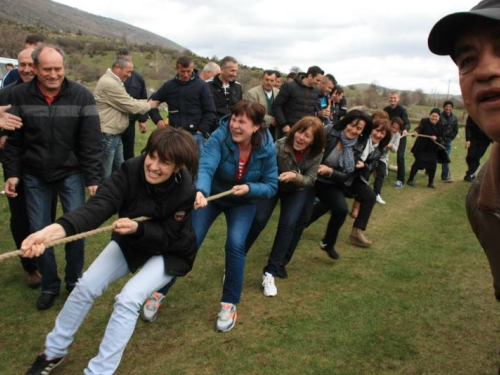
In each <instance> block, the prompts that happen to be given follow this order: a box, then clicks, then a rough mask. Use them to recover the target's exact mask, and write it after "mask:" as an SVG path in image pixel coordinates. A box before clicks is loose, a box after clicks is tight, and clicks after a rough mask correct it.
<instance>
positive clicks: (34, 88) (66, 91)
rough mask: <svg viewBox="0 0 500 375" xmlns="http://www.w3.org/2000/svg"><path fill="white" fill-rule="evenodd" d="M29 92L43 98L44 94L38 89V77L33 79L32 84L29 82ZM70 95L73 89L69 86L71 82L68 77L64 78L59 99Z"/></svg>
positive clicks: (58, 95)
mask: <svg viewBox="0 0 500 375" xmlns="http://www.w3.org/2000/svg"><path fill="white" fill-rule="evenodd" d="M28 92H29V93H30V94H33V95H36V96H39V97H41V98H43V94H42V92H41V91H40V89H39V88H38V78H37V77H36V76H35V77H33V79H32V80H31V81H30V82H28ZM70 94H71V87H70V85H69V80H68V79H67V78H66V77H64V78H63V82H62V85H61V90H60V91H59V94H57V97H60V96H67V95H70Z"/></svg>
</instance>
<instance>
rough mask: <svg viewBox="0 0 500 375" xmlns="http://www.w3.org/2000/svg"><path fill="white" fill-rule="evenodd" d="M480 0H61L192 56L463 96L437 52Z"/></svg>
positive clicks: (341, 80) (446, 62) (348, 81)
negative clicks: (458, 16) (456, 19)
mask: <svg viewBox="0 0 500 375" xmlns="http://www.w3.org/2000/svg"><path fill="white" fill-rule="evenodd" d="M478 1H479V0H446V1H443V0H420V1H414V0H413V1H408V0H402V1H389V0H379V1H373V0H371V1H370V0H366V1H365V0H343V1H332V0H316V1H313V2H311V3H308V2H303V1H301V2H291V1H285V0H267V1H264V0H245V1H242V0H233V1H227V0H224V1H223V0H154V1H153V0H141V1H138V0H133V1H131V0H120V1H117V0H106V1H104V0H86V1H81V0H58V2H59V3H63V4H66V5H69V6H72V7H75V8H78V9H81V10H84V11H87V12H90V13H93V14H97V15H100V16H104V17H109V18H114V19H117V20H120V21H123V22H126V23H129V24H131V25H134V26H137V27H140V28H143V29H146V30H148V31H151V32H154V33H156V34H158V35H161V36H164V37H166V38H168V39H170V40H172V41H174V42H176V43H178V44H180V45H182V46H184V47H186V48H188V49H190V50H191V51H193V52H194V53H196V54H198V55H201V56H206V57H212V56H214V55H216V56H218V57H219V58H222V57H224V56H226V55H231V56H234V57H236V58H237V59H238V60H239V61H241V62H242V63H243V64H245V65H248V66H257V67H261V68H264V69H274V68H278V69H279V70H280V71H282V72H286V73H288V72H289V71H290V68H291V67H292V66H298V67H300V68H301V69H302V70H306V69H307V67H309V66H311V65H319V66H320V67H321V68H322V69H323V70H325V72H328V73H332V74H333V75H334V76H335V77H336V78H337V80H338V81H339V83H340V84H344V85H347V84H352V83H372V82H375V83H377V84H379V85H382V86H386V87H389V88H395V89H405V90H415V89H417V88H421V89H423V90H424V91H425V92H427V93H433V92H439V93H447V92H448V82H449V81H450V82H451V83H450V93H452V94H459V93H460V89H459V86H458V78H457V69H456V67H455V65H454V64H453V62H452V61H451V60H450V59H449V58H448V57H439V56H434V55H433V54H431V53H430V52H429V50H428V48H427V37H428V35H429V32H430V30H431V28H432V26H433V25H434V24H435V23H436V22H437V21H438V20H439V19H441V18H442V17H443V16H445V15H447V14H449V13H453V12H459V11H464V10H468V9H470V8H472V7H473V6H474V5H476V3H477V2H478Z"/></svg>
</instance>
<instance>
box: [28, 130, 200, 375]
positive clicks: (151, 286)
mask: <svg viewBox="0 0 500 375" xmlns="http://www.w3.org/2000/svg"><path fill="white" fill-rule="evenodd" d="M197 168H198V156H197V151H196V144H195V143H194V140H193V138H192V137H191V135H190V134H189V133H187V132H185V131H183V130H178V129H173V128H166V129H158V130H155V131H154V132H153V133H152V134H151V136H150V137H149V140H148V143H147V145H146V148H145V149H144V150H143V152H142V155H141V156H138V157H136V158H133V159H129V160H127V162H126V163H125V164H123V166H122V168H121V169H120V170H118V171H116V172H115V173H114V174H113V175H112V176H111V177H110V178H108V179H107V180H106V181H105V183H104V185H103V186H102V187H101V188H99V190H98V191H97V194H96V195H95V196H94V197H92V198H91V199H90V200H89V201H88V202H87V203H86V204H85V205H84V206H82V207H80V208H78V209H76V210H74V211H72V212H70V213H67V214H65V215H64V216H63V217H61V218H60V219H58V220H57V221H56V222H55V223H54V224H52V225H49V226H47V227H45V228H44V229H42V230H40V231H38V232H35V233H33V234H32V235H31V236H29V237H28V238H27V239H26V240H24V242H23V244H22V246H21V249H22V250H23V251H24V254H23V256H24V257H33V256H40V255H41V254H42V253H43V252H44V250H45V246H44V243H46V242H47V241H51V240H55V239H59V238H63V237H65V236H68V235H73V234H76V233H81V232H84V231H88V230H91V229H94V228H97V227H98V226H100V225H101V224H102V223H103V222H104V221H105V220H107V219H109V218H110V217H111V216H112V215H114V214H116V213H118V216H119V217H120V218H119V219H118V220H116V221H115V222H114V223H113V224H114V226H115V229H114V233H113V235H112V239H111V242H110V243H109V244H108V245H107V246H106V248H105V249H104V250H103V251H102V252H101V254H100V255H99V256H98V257H97V258H96V260H95V261H94V262H93V263H92V265H91V266H90V267H89V269H88V270H87V271H86V272H85V273H84V275H83V276H82V278H81V279H79V281H78V283H77V284H76V286H75V289H74V290H73V292H72V293H71V294H70V296H69V297H68V299H67V301H66V303H65V304H64V307H63V309H62V311H61V312H60V314H59V316H58V317H57V319H56V324H55V327H54V329H53V330H52V332H51V333H49V335H48V336H47V339H46V341H45V350H44V351H43V353H42V354H40V355H39V356H38V358H37V360H36V361H35V362H34V363H33V365H32V367H31V368H30V370H28V372H27V373H28V374H41V373H49V372H50V371H51V370H52V369H53V368H54V367H55V366H57V365H59V364H60V363H61V361H62V360H63V358H64V356H65V355H66V354H67V352H68V346H69V345H70V344H71V342H72V341H73V337H74V335H75V334H76V332H77V330H78V328H79V326H80V325H81V323H82V322H83V320H84V318H85V316H86V315H87V313H88V312H89V311H90V308H91V307H92V304H93V302H94V300H95V299H96V298H97V297H99V296H100V295H101V294H102V293H103V292H104V291H105V290H106V288H107V287H108V286H109V285H110V284H111V283H112V282H114V281H116V280H118V279H120V278H122V277H124V276H126V275H128V274H129V273H130V272H135V271H136V270H137V269H138V268H140V267H142V268H141V270H140V271H138V272H137V274H136V275H134V277H132V278H131V279H130V280H129V281H128V282H127V284H126V285H125V286H124V287H123V289H122V291H121V292H120V294H118V295H117V296H116V303H115V304H114V310H113V313H112V315H111V318H110V320H109V323H108V326H107V328H106V332H105V334H104V338H103V340H102V342H101V345H100V347H99V354H98V355H97V356H96V357H95V358H93V359H92V360H91V361H90V362H89V364H88V366H87V368H86V369H85V371H84V372H85V374H112V373H114V372H115V371H116V369H117V367H118V365H119V364H120V360H121V357H122V355H123V351H124V350H125V347H126V345H127V343H128V340H129V339H130V337H131V336H132V334H133V332H134V327H135V324H136V320H137V318H138V316H139V309H140V307H141V305H142V303H143V302H144V301H145V300H146V298H147V296H148V294H149V293H152V292H154V291H155V290H157V289H159V288H160V287H162V286H164V285H165V284H167V283H168V282H169V281H170V280H171V279H172V278H173V276H183V275H185V274H187V273H188V272H189V271H190V270H191V268H192V266H193V262H194V259H195V256H196V251H197V249H196V236H195V233H194V230H193V228H192V227H191V214H190V213H191V210H192V208H193V204H194V200H195V196H196V189H195V186H194V183H193V181H194V178H195V177H196V173H197ZM139 216H147V217H150V218H151V219H150V220H148V221H145V222H141V223H139V222H136V221H133V220H131V219H130V218H135V217H139ZM43 371H46V372H43ZM66 372H75V371H69V370H68V371H66Z"/></svg>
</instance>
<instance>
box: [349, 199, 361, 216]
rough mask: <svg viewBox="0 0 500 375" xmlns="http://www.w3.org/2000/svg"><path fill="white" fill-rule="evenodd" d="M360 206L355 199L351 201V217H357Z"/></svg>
mask: <svg viewBox="0 0 500 375" xmlns="http://www.w3.org/2000/svg"><path fill="white" fill-rule="evenodd" d="M360 206H361V203H360V202H358V201H357V200H354V201H353V202H352V209H351V217H352V218H353V219H356V218H357V217H358V213H359V207H360Z"/></svg>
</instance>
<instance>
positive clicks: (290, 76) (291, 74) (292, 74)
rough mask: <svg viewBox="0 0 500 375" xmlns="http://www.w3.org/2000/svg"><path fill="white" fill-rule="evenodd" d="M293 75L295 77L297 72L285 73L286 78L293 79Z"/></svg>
mask: <svg viewBox="0 0 500 375" xmlns="http://www.w3.org/2000/svg"><path fill="white" fill-rule="evenodd" d="M295 77H297V73H295V72H290V73H288V74H287V76H286V79H289V78H291V79H295Z"/></svg>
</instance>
